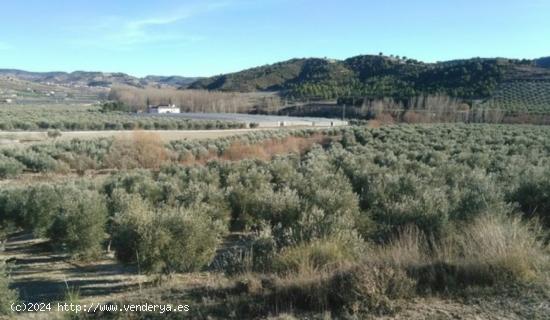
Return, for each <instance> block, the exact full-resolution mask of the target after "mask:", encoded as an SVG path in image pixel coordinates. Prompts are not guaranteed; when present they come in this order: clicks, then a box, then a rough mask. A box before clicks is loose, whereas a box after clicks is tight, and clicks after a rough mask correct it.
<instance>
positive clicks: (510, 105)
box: [485, 80, 550, 114]
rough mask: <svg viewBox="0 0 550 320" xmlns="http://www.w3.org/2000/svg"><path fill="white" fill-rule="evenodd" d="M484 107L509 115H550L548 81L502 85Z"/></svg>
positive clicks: (517, 82) (549, 85) (549, 88)
mask: <svg viewBox="0 0 550 320" xmlns="http://www.w3.org/2000/svg"><path fill="white" fill-rule="evenodd" d="M485 105H486V106H488V107H490V108H495V109H502V110H504V111H507V112H511V113H538V114H547V113H550V81H548V80H547V81H516V82H507V83H503V84H502V85H500V86H499V87H498V89H497V91H496V92H495V94H494V96H493V98H491V99H490V100H488V101H487V103H485Z"/></svg>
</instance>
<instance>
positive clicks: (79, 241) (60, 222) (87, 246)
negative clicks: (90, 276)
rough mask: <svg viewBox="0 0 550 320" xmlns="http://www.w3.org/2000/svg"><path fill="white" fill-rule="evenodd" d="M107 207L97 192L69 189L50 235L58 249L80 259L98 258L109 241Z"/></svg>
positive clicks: (64, 194)
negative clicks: (106, 226) (103, 245)
mask: <svg viewBox="0 0 550 320" xmlns="http://www.w3.org/2000/svg"><path fill="white" fill-rule="evenodd" d="M106 220H107V207H106V204H105V199H104V197H103V196H101V195H100V194H99V193H97V192H96V191H88V190H78V189H73V188H71V189H65V190H63V194H62V203H61V205H60V207H59V209H58V211H57V212H56V214H55V217H54V219H53V223H52V226H51V227H50V229H49V230H48V235H49V237H50V239H51V241H52V244H53V245H54V246H56V248H58V249H62V250H64V251H67V252H69V253H70V254H71V255H73V256H74V257H77V258H92V257H96V256H97V255H98V254H99V253H100V252H101V246H102V243H103V241H104V240H105V224H106Z"/></svg>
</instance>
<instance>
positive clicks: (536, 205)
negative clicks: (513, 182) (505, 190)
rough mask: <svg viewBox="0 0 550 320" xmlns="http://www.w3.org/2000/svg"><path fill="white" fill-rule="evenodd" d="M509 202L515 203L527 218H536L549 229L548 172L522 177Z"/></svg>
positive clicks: (549, 176) (549, 186)
mask: <svg viewBox="0 0 550 320" xmlns="http://www.w3.org/2000/svg"><path fill="white" fill-rule="evenodd" d="M510 200H512V201H516V202H517V203H518V204H519V206H520V208H521V210H522V211H523V213H524V214H525V215H526V216H527V217H534V216H538V217H540V218H541V220H542V221H543V222H544V223H545V225H546V226H547V227H550V171H544V172H540V171H539V172H532V173H529V174H526V175H524V176H523V177H522V179H521V180H520V183H519V186H518V187H517V188H516V189H515V190H513V191H512V194H511V196H510Z"/></svg>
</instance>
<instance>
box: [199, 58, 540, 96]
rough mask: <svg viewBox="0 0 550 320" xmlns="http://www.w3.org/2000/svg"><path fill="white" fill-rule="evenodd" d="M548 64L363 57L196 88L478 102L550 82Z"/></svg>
mask: <svg viewBox="0 0 550 320" xmlns="http://www.w3.org/2000/svg"><path fill="white" fill-rule="evenodd" d="M544 61H545V60H544V59H541V60H537V61H532V60H526V59H524V60H514V59H504V58H494V59H483V58H474V59H468V60H455V61H447V62H437V63H424V62H421V61H417V60H414V59H409V58H407V57H388V56H383V55H378V56H375V55H363V56H356V57H352V58H349V59H346V60H330V59H317V58H310V59H292V60H288V61H285V62H280V63H275V64H272V65H267V66H261V67H257V68H252V69H248V70H244V71H241V72H236V73H232V74H225V75H219V76H215V77H211V78H205V79H200V80H198V81H196V82H195V83H193V84H192V85H191V87H192V88H197V89H208V90H222V91H241V92H249V91H281V92H282V93H283V94H284V95H285V96H288V97H294V98H299V99H333V98H338V97H350V96H355V97H368V98H382V97H393V98H405V97H414V96H419V95H425V94H447V95H450V96H453V97H460V98H467V99H480V98H487V97H489V96H491V95H492V93H493V92H494V91H495V89H496V88H497V86H498V85H499V84H500V83H502V82H505V81H511V80H518V79H521V80H529V79H531V80H532V79H539V80H541V79H546V80H548V79H550V71H549V70H547V69H544V68H543V67H544V66H545V65H546V64H545V62H544Z"/></svg>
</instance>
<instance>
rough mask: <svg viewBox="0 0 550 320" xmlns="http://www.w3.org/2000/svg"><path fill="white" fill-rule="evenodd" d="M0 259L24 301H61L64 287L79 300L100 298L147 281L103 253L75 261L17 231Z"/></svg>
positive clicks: (128, 289) (38, 240)
mask: <svg viewBox="0 0 550 320" xmlns="http://www.w3.org/2000/svg"><path fill="white" fill-rule="evenodd" d="M0 260H6V261H8V265H9V267H8V271H9V274H10V276H11V280H12V287H13V288H15V289H17V290H18V291H19V295H20V298H21V300H22V301H25V302H57V301H64V300H65V296H66V294H67V292H68V290H70V291H73V292H75V291H76V292H78V294H79V296H80V298H81V299H82V301H87V300H90V301H92V300H93V301H101V300H104V299H107V298H112V297H113V294H116V293H122V292H127V291H130V290H133V289H135V288H139V286H140V285H144V284H145V283H146V282H147V280H148V279H147V277H146V276H140V275H138V274H137V272H136V271H135V270H133V269H132V268H128V267H124V266H122V265H120V264H118V263H116V261H114V259H112V258H109V257H105V258H104V259H102V260H100V261H97V262H93V263H76V262H73V261H71V260H70V259H68V258H67V257H66V256H65V255H61V254H55V253H53V252H51V250H49V246H48V243H47V241H46V240H44V239H34V238H32V236H30V235H29V234H18V235H15V236H13V237H11V238H10V239H9V240H8V242H7V243H6V246H5V250H4V251H3V252H0Z"/></svg>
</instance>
